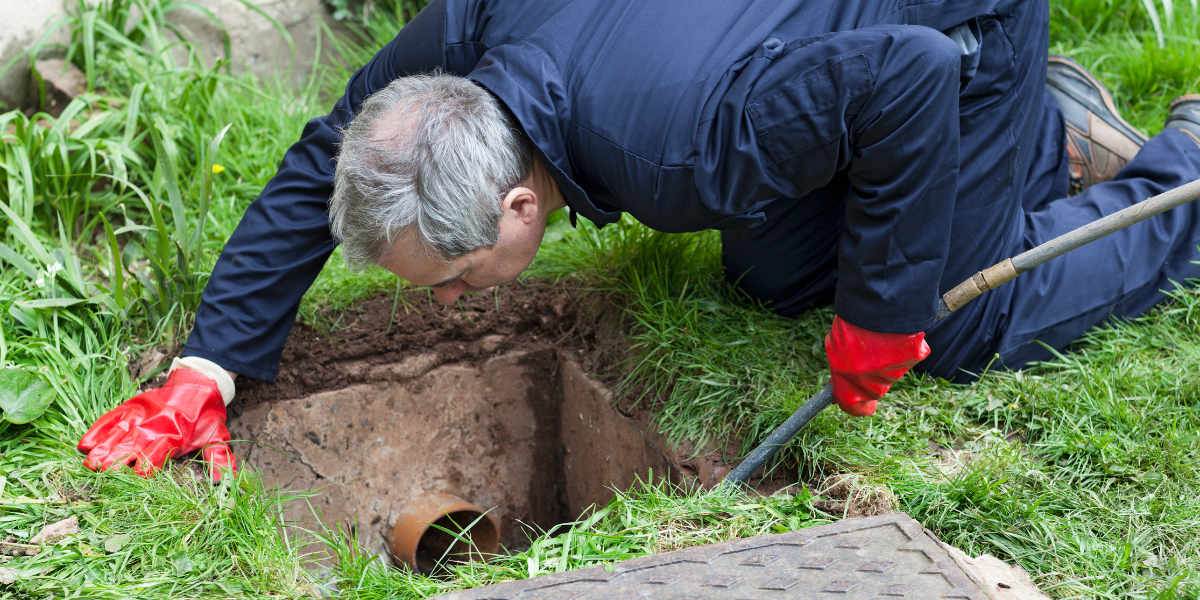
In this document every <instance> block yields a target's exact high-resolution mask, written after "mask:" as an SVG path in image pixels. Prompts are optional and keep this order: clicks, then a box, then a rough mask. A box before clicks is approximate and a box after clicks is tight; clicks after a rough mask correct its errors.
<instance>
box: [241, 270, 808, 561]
mask: <svg viewBox="0 0 1200 600" xmlns="http://www.w3.org/2000/svg"><path fill="white" fill-rule="evenodd" d="M418 298H420V299H419V300H414V301H412V302H411V303H410V302H404V303H402V306H404V305H408V309H407V311H406V309H405V308H400V309H398V310H397V312H396V313H395V314H394V315H392V314H391V309H392V307H393V306H394V305H395V304H394V301H393V299H391V298H382V299H379V300H376V301H371V302H368V303H366V304H365V305H364V307H363V308H362V312H361V313H359V314H357V315H356V316H355V318H356V319H357V320H356V321H352V320H351V319H348V318H346V319H343V320H344V321H349V322H350V323H351V326H350V327H349V328H346V329H339V330H335V331H333V332H318V331H315V330H313V329H312V328H309V327H306V326H297V327H296V329H295V330H294V332H293V334H292V336H291V338H290V340H289V342H288V348H287V350H286V351H285V353H284V360H283V365H282V367H281V369H280V374H279V377H278V379H277V381H276V382H275V383H274V384H266V383H262V382H252V381H245V382H243V381H242V380H239V382H238V383H239V390H238V398H239V400H238V401H237V402H235V404H234V405H233V406H231V418H230V421H229V428H230V433H231V434H232V435H233V438H234V439H236V440H250V441H253V442H255V443H240V444H237V445H236V446H235V452H236V453H237V454H238V458H239V459H241V461H242V464H243V465H251V466H253V468H255V469H256V470H258V471H259V472H260V473H261V475H262V477H263V478H264V480H265V482H266V483H267V484H268V485H277V486H279V487H280V488H281V489H285V490H294V491H311V492H316V493H317V494H316V495H315V496H314V497H312V498H310V499H309V503H310V504H311V506H312V508H311V509H310V507H309V506H308V505H306V504H305V503H304V502H293V503H291V505H290V507H289V508H288V509H287V510H286V511H285V513H284V515H283V516H284V518H285V519H287V520H289V521H293V522H295V523H297V524H299V525H300V526H302V527H306V528H309V529H312V528H313V525H314V523H313V520H314V511H313V509H316V511H317V512H318V513H319V515H320V518H321V520H323V521H324V522H325V523H326V524H327V525H329V526H340V527H342V529H343V530H346V531H351V530H352V531H354V533H356V535H357V536H358V539H359V540H360V542H361V543H363V544H365V545H367V546H368V547H369V548H370V549H371V550H372V551H374V552H377V553H380V554H384V555H386V554H387V553H388V552H387V548H386V546H385V544H384V542H383V537H384V536H385V535H386V532H387V531H388V530H389V529H390V528H391V527H392V526H393V525H394V523H395V521H396V519H397V516H398V515H399V513H400V511H401V510H402V509H403V508H404V506H405V504H406V503H408V502H411V501H413V500H414V499H415V498H418V497H420V496H422V495H424V494H429V493H442V494H452V495H454V496H457V497H459V498H462V499H464V500H466V501H468V502H470V503H472V504H474V505H476V506H478V507H480V508H482V509H484V510H489V509H490V510H491V511H492V514H494V515H495V516H497V517H498V518H499V524H500V526H499V529H500V531H499V537H500V544H501V546H502V548H504V549H505V550H507V551H516V550H521V549H524V548H527V547H528V545H529V538H530V536H531V535H535V534H536V533H538V532H541V531H546V530H549V529H550V528H552V527H554V526H555V525H558V524H561V523H565V522H570V521H572V520H574V519H575V518H577V517H578V516H579V515H580V513H581V512H583V511H584V510H585V509H586V508H587V507H589V506H591V505H594V504H595V505H603V504H604V503H606V502H608V500H610V499H611V498H612V496H613V491H612V488H616V489H622V490H624V489H628V488H629V487H630V486H632V485H633V484H634V483H635V482H636V481H637V480H638V479H641V480H642V481H646V480H648V479H649V477H650V474H651V473H653V476H654V478H655V479H661V478H664V477H668V478H670V479H671V480H672V481H673V482H676V483H682V482H685V480H691V482H692V484H700V485H712V484H713V483H716V482H717V481H719V480H720V477H722V476H723V475H724V473H725V472H727V470H728V466H727V465H725V463H724V461H722V460H720V458H719V456H718V457H717V458H716V459H714V458H713V457H712V456H709V457H707V458H705V459H695V458H687V459H685V458H681V456H680V455H679V454H677V453H675V452H671V451H667V450H664V448H665V444H664V443H663V442H662V440H661V439H660V438H659V436H658V435H657V434H655V433H654V432H653V430H652V429H651V428H649V427H648V415H646V414H628V413H626V414H623V413H622V412H620V411H619V410H616V409H614V408H612V407H611V405H612V399H611V395H610V394H608V393H607V390H606V388H605V387H604V386H602V385H601V384H599V383H597V382H596V381H595V380H593V379H592V378H590V377H588V376H587V375H586V374H585V372H584V370H583V369H582V368H581V367H580V366H579V363H580V361H581V359H585V358H586V357H587V356H591V355H594V352H592V350H593V349H594V348H595V347H596V346H597V345H599V344H598V343H597V336H596V334H595V327H594V320H593V325H592V326H586V325H587V317H586V315H590V314H591V312H590V311H581V310H578V309H577V308H576V307H575V306H574V303H573V301H572V299H571V297H570V296H569V295H567V294H566V293H565V292H562V291H556V290H552V289H549V288H529V289H524V288H519V287H518V288H502V289H501V290H500V291H498V292H496V293H495V294H494V297H492V296H486V297H485V296H482V295H481V296H476V297H473V298H470V299H468V301H467V302H465V303H464V305H463V306H462V307H461V308H459V307H456V308H453V309H446V308H441V307H434V306H429V305H427V303H426V302H425V301H424V297H423V296H420V297H418ZM496 306H499V307H500V310H499V311H497V310H496ZM581 315H584V316H581ZM389 321H390V322H391V323H392V325H391V328H390V329H385V328H386V327H388V325H387V324H388V323H389ZM581 323H582V324H583V325H585V326H581ZM590 353H591V354H590ZM689 454H691V453H689ZM788 483H790V482H789V481H773V482H769V484H768V486H767V487H770V488H776V489H777V488H778V487H781V486H783V485H786V484H788ZM456 520H458V519H456ZM468 522H469V520H468ZM352 528H353V529H352ZM433 531H435V532H436V529H433ZM427 537H429V541H428V543H427V544H426V547H425V548H424V550H425V552H424V553H423V555H424V557H425V558H424V559H422V564H421V565H420V566H421V568H422V570H426V569H431V568H432V564H431V562H430V561H431V560H433V559H436V558H437V557H440V556H441V555H442V553H443V552H445V550H446V547H447V545H449V544H450V542H449V541H448V537H447V536H442V537H447V539H442V537H439V536H438V535H431V536H427ZM502 551H503V550H502ZM453 552H454V551H453V549H452V552H451V553H452V554H453ZM435 554H436V556H434V555H435Z"/></svg>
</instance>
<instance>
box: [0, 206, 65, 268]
mask: <svg viewBox="0 0 1200 600" xmlns="http://www.w3.org/2000/svg"><path fill="white" fill-rule="evenodd" d="M0 212H3V213H4V214H5V215H6V216H7V217H8V219H9V221H10V224H9V226H8V229H9V231H12V232H13V235H15V236H16V238H17V240H19V241H20V242H21V243H22V244H24V245H25V247H26V248H28V249H29V251H30V252H32V253H33V255H34V257H35V258H37V259H38V260H39V261H41V262H42V264H44V265H51V264H53V263H54V259H53V258H51V256H50V253H49V252H46V248H45V246H42V243H41V242H39V241H38V239H37V236H35V235H33V231H32V230H30V229H29V225H27V224H26V223H25V221H23V220H21V219H20V218H19V217H18V216H17V214H16V213H14V212H13V211H12V210H11V209H9V208H8V207H7V206H5V205H3V204H0Z"/></svg>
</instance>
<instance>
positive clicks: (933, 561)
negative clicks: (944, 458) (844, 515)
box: [438, 514, 988, 600]
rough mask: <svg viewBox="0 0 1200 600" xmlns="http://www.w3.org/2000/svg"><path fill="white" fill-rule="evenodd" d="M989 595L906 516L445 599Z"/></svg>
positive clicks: (666, 556)
mask: <svg viewBox="0 0 1200 600" xmlns="http://www.w3.org/2000/svg"><path fill="white" fill-rule="evenodd" d="M987 597H988V596H987V595H986V594H985V593H984V592H983V591H982V590H981V589H980V588H979V586H977V585H975V584H974V583H972V582H971V580H970V579H969V578H968V577H967V576H966V575H965V574H964V573H963V571H962V570H961V569H959V567H958V566H957V565H956V564H955V563H954V560H953V559H952V558H951V557H950V555H949V554H947V553H946V551H945V550H943V549H942V546H941V543H940V542H938V541H937V540H936V538H934V537H933V536H932V535H931V534H928V533H926V532H925V530H924V528H923V527H921V524H920V523H918V522H916V521H914V520H912V519H911V518H909V516H908V515H905V514H891V515H881V516H878V517H866V518H862V519H847V520H844V521H839V522H837V523H831V524H829V525H822V526H820V527H813V528H810V529H805V530H802V531H793V532H791V533H784V534H779V535H762V536H758V537H753V538H747V539H743V540H736V541H732V542H725V543H722V544H715V545H712V546H701V547H697V548H688V549H685V550H678V551H675V552H669V553H667V554H659V555H656V556H646V557H642V558H635V559H632V560H627V561H624V562H621V563H618V564H617V565H616V569H614V570H613V571H612V572H611V573H610V572H608V571H606V570H604V568H603V567H591V568H588V569H580V570H578V571H571V572H568V573H559V574H554V575H544V576H541V577H534V578H532V579H526V580H524V581H514V582H511V583H503V584H498V585H492V586H486V587H481V588H475V589H470V590H463V591H460V592H454V593H451V594H445V595H442V596H438V598H441V599H442V600H468V599H471V600H600V599H604V600H643V599H651V598H653V599H661V600H691V599H693V598H695V599H700V598H705V599H708V598H713V599H728V600H753V599H758V598H780V599H782V598H788V599H792V598H827V599H830V600H833V599H837V598H881V599H887V598H904V599H905V600H916V599H924V598H970V599H980V600H986V598H987Z"/></svg>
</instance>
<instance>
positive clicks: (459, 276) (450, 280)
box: [429, 271, 467, 288]
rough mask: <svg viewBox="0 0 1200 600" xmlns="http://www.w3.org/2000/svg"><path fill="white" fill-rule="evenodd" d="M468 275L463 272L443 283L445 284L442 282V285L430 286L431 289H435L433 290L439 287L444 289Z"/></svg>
mask: <svg viewBox="0 0 1200 600" xmlns="http://www.w3.org/2000/svg"><path fill="white" fill-rule="evenodd" d="M466 274H467V272H466V271H463V272H461V273H459V274H458V275H455V276H454V277H451V278H450V279H447V280H445V281H443V282H441V283H435V284H433V285H431V286H429V287H433V288H439V287H442V286H444V285H450V284H452V283H454V282H455V281H458V280H459V279H462V276H463V275H466Z"/></svg>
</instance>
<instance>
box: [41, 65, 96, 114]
mask: <svg viewBox="0 0 1200 600" xmlns="http://www.w3.org/2000/svg"><path fill="white" fill-rule="evenodd" d="M34 70H35V71H36V73H34V74H33V79H31V80H30V82H29V96H30V100H29V105H30V106H35V107H37V108H38V109H39V110H41V111H43V112H47V113H49V114H51V115H53V116H55V117H57V116H59V115H60V114H62V111H63V109H65V108H66V107H67V104H69V103H70V102H71V100H73V99H75V98H77V97H79V96H81V95H82V94H83V93H84V92H86V91H87V75H86V74H85V73H84V72H83V71H82V70H80V69H79V67H77V66H75V65H74V64H71V63H68V62H67V61H66V60H64V59H61V58H50V59H46V60H39V61H37V62H36V63H34ZM39 77H40V78H41V86H42V88H43V89H44V90H45V103H44V104H41V103H39V102H38V100H39V96H40V94H39V92H38V78H39Z"/></svg>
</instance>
